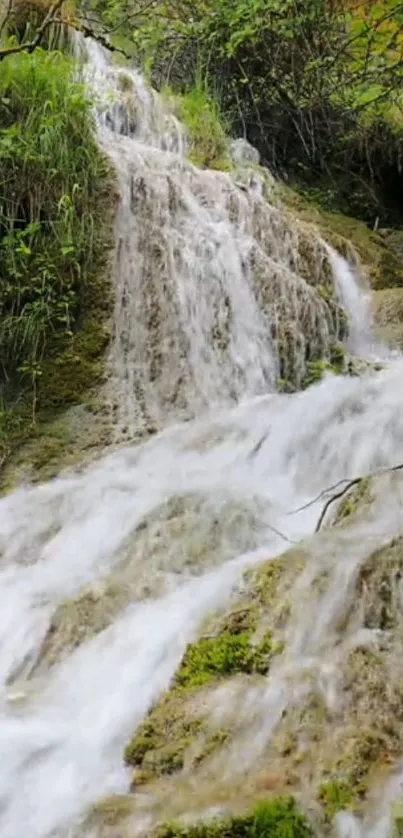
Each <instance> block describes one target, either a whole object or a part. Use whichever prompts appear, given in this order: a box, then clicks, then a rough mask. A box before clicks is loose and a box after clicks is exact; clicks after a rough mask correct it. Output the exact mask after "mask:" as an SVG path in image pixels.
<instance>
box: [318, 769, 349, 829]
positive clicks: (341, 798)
mask: <svg viewBox="0 0 403 838" xmlns="http://www.w3.org/2000/svg"><path fill="white" fill-rule="evenodd" d="M319 800H320V802H321V804H322V806H323V810H324V813H325V815H326V818H327V819H328V820H329V821H332V820H333V818H334V816H335V815H336V814H337V812H342V811H354V807H355V803H356V790H355V789H354V788H353V787H352V786H351V784H350V783H349V782H348V781H347V780H343V779H338V778H333V779H331V780H327V782H325V783H322V785H321V786H320V789H319Z"/></svg>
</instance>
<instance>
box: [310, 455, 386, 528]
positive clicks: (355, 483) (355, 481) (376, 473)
mask: <svg viewBox="0 0 403 838" xmlns="http://www.w3.org/2000/svg"><path fill="white" fill-rule="evenodd" d="M402 469H403V463H399V464H398V465H396V466H391V467H390V468H383V469H378V470H377V471H373V472H370V473H369V474H364V475H363V476H362V477H355V478H354V479H353V480H349V481H348V482H347V484H346V485H345V486H344V487H343V489H340V491H339V492H335V494H333V495H332V496H331V497H330V498H328V500H327V501H326V503H325V505H324V507H323V509H322V512H321V513H320V516H319V520H318V523H317V524H316V527H315V532H319V530H320V528H321V526H322V524H323V521H324V519H325V516H326V513H327V511H328V509H329V507H330V506H331V504H332V503H334V502H335V501H336V500H339V499H340V498H342V497H343V495H346V494H347V492H349V491H350V489H353V488H354V486H358V485H359V484H360V483H362V481H363V480H368V479H370V478H372V477H379V476H380V475H382V474H388V473H390V474H392V473H393V472H395V471H401V470H402ZM342 482H343V481H340V483H342ZM336 485H337V484H336ZM326 491H329V489H327V490H326ZM322 494H323V493H322ZM312 503H315V501H311V504H312ZM309 505H310V504H307V506H309ZM305 508H306V507H305Z"/></svg>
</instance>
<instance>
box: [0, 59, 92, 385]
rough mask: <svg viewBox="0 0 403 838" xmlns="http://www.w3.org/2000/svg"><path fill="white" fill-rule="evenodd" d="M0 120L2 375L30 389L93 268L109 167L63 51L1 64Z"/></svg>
mask: <svg viewBox="0 0 403 838" xmlns="http://www.w3.org/2000/svg"><path fill="white" fill-rule="evenodd" d="M0 125H1V130H0V324H1V325H0V357H1V362H2V365H1V370H0V375H1V374H2V378H3V385H4V383H5V382H6V381H8V380H9V378H10V377H11V376H13V375H14V376H15V375H16V374H17V375H19V376H22V377H28V378H29V379H30V380H31V381H32V383H33V385H34V389H35V388H36V386H37V384H38V381H39V379H40V376H41V374H42V366H41V365H42V360H43V358H44V356H45V354H46V353H50V352H53V353H54V352H57V351H58V350H60V347H61V346H63V348H64V347H65V346H66V345H67V342H68V339H69V338H71V336H72V334H73V332H74V329H75V326H76V323H77V320H78V318H79V316H80V307H81V302H82V298H83V294H84V293H85V288H86V286H87V285H88V282H89V276H90V274H91V273H92V272H93V270H94V265H96V264H97V263H98V264H99V259H98V253H99V245H100V234H101V231H102V228H103V225H102V224H101V218H102V202H103V197H104V195H103V192H104V190H105V185H106V182H107V179H108V171H107V166H106V164H105V161H104V159H103V157H102V156H101V154H100V152H99V150H98V147H97V145H96V140H95V128H94V123H93V118H92V110H91V102H90V99H89V96H88V93H87V91H86V89H85V87H84V86H83V85H82V84H81V83H80V82H79V81H78V80H77V78H76V71H75V66H74V63H73V62H72V61H71V60H70V59H69V58H67V57H66V56H64V55H63V54H62V53H60V52H57V53H51V52H45V51H42V50H37V51H36V52H35V53H33V54H32V55H26V54H23V55H17V56H15V57H13V58H9V59H8V60H7V61H4V62H2V63H1V64H0Z"/></svg>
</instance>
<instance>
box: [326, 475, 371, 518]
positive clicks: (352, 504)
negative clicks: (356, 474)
mask: <svg viewBox="0 0 403 838" xmlns="http://www.w3.org/2000/svg"><path fill="white" fill-rule="evenodd" d="M372 501H373V496H372V493H371V478H370V477H365V478H363V479H362V480H360V482H359V483H357V485H356V486H353V488H352V489H351V490H350V491H349V492H348V493H347V494H346V496H345V497H344V498H343V499H342V500H341V502H340V504H339V506H338V509H337V513H336V517H335V519H334V523H335V524H339V523H341V522H344V521H345V520H346V519H348V518H352V517H353V516H354V515H356V514H357V513H358V512H359V511H360V510H361V509H363V508H365V507H366V506H368V505H369V504H370V503H372Z"/></svg>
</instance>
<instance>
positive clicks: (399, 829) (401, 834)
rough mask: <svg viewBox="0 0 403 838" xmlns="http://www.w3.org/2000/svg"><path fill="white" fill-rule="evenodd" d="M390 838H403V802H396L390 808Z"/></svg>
mask: <svg viewBox="0 0 403 838" xmlns="http://www.w3.org/2000/svg"><path fill="white" fill-rule="evenodd" d="M391 838H403V802H402V801H401V800H398V801H396V802H395V804H394V805H393V807H392V834H391Z"/></svg>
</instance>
